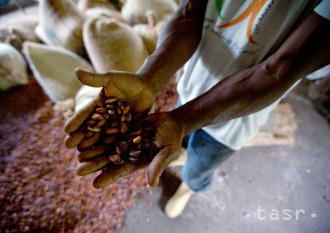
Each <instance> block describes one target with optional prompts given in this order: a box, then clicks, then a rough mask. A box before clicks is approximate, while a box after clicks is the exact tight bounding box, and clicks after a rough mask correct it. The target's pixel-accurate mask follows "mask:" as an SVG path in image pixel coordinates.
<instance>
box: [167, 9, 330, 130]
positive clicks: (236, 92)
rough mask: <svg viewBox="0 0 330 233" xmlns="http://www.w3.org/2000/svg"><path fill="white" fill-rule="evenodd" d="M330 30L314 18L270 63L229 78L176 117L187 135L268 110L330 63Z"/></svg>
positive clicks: (290, 39) (290, 38)
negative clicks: (286, 93)
mask: <svg viewBox="0 0 330 233" xmlns="http://www.w3.org/2000/svg"><path fill="white" fill-rule="evenodd" d="M306 28H308V30H306ZM328 30H329V22H327V21H326V20H324V19H321V18H320V17H319V16H317V15H315V14H313V15H311V16H310V17H309V18H308V19H307V20H306V21H305V22H304V23H303V24H302V25H301V26H300V27H299V28H298V29H297V30H296V31H295V32H294V33H293V34H292V35H291V36H290V37H289V38H288V39H287V40H286V41H285V43H284V44H283V45H282V46H281V47H280V48H279V49H278V51H277V52H276V53H274V54H273V55H271V56H270V57H269V58H268V59H267V60H265V61H264V62H262V63H261V64H259V65H256V66H254V67H251V68H249V69H246V70H243V71H241V72H239V73H236V74H234V75H232V76H230V77H228V78H226V79H225V80H223V81H222V82H220V83H219V84H217V85H216V86H214V87H213V88H212V89H211V90H209V91H208V92H206V93H205V94H203V95H202V96H200V97H198V98H196V99H194V100H192V101H190V102H188V103H187V104H185V105H183V106H182V107H180V108H178V109H176V110H174V111H173V114H174V115H175V116H176V117H177V118H179V119H181V121H182V122H183V124H184V126H185V133H186V134H187V133H189V132H191V131H194V130H197V129H199V128H202V127H204V126H207V125H211V124H214V123H221V122H224V121H227V120H230V119H233V118H237V117H241V116H245V115H248V114H251V113H254V112H256V111H259V110H261V109H263V108H265V107H267V106H268V105H270V104H271V103H273V102H275V101H276V100H277V99H278V98H280V97H281V96H282V95H283V94H284V93H285V92H286V91H287V90H288V89H289V88H290V87H291V86H292V85H293V84H294V83H295V82H296V81H298V80H299V79H301V78H304V77H305V76H306V75H307V74H309V73H311V72H313V71H314V70H317V69H319V68H321V67H323V66H325V65H327V64H328V63H329V61H330V55H329V53H328V52H327V51H329V49H330V43H329V41H330V36H329V35H328V33H327V31H328Z"/></svg>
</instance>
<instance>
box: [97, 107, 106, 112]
mask: <svg viewBox="0 0 330 233" xmlns="http://www.w3.org/2000/svg"><path fill="white" fill-rule="evenodd" d="M95 111H96V112H97V113H106V112H107V108H104V107H100V108H97V109H96V110H95Z"/></svg>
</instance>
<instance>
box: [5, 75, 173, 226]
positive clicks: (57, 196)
mask: <svg viewBox="0 0 330 233" xmlns="http://www.w3.org/2000/svg"><path fill="white" fill-rule="evenodd" d="M176 101H177V94H176V91H175V85H173V84H172V85H167V86H166V87H165V88H164V89H163V90H162V92H161V93H160V94H159V95H158V97H157V100H156V103H157V105H156V109H157V111H161V110H163V111H164V110H165V111H168V110H170V109H172V108H173V106H174V105H175V103H176ZM63 124H64V120H63V118H62V116H61V115H59V114H56V113H55V112H54V111H53V104H52V103H51V102H50V101H49V100H48V98H47V97H46V96H45V95H44V94H43V91H42V90H41V89H40V87H39V85H38V84H37V83H36V82H35V81H34V80H31V82H30V84H28V85H26V86H22V87H18V88H15V89H12V90H10V91H7V92H4V93H0V172H1V173H0V232H36V231H43V232H45V231H47V232H49V231H52V232H54V231H56V232H68V231H70V232H111V231H115V230H116V229H119V228H120V227H121V226H122V225H123V224H124V217H125V212H126V211H127V210H128V209H129V208H132V207H134V205H135V203H136V202H137V201H140V200H142V199H143V196H144V195H148V194H150V193H151V192H152V190H151V188H149V187H148V186H147V184H146V180H145V171H144V170H142V171H139V172H136V173H134V174H132V175H130V176H127V177H124V178H122V179H120V180H119V181H118V182H116V183H114V184H112V185H110V186H109V187H107V188H105V189H103V190H96V189H94V188H93V186H92V181H93V179H94V177H95V176H96V175H97V174H95V175H90V176H86V177H80V176H77V175H76V173H75V168H76V166H77V164H78V160H77V151H76V150H69V149H66V148H65V146H64V144H63V140H64V137H65V133H64V132H63Z"/></svg>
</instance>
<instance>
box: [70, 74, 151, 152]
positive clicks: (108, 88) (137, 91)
mask: <svg viewBox="0 0 330 233" xmlns="http://www.w3.org/2000/svg"><path fill="white" fill-rule="evenodd" d="M76 75H77V77H78V79H79V81H80V82H81V83H83V84H85V85H87V86H91V87H102V90H101V92H100V93H99V95H98V96H97V97H96V98H95V99H94V100H93V101H92V102H90V103H89V104H87V105H86V106H84V107H83V108H81V109H80V110H79V111H78V112H76V113H75V114H74V115H73V116H72V117H71V118H70V119H69V120H68V121H67V122H66V124H65V127H64V131H65V132H66V133H67V134H69V135H68V136H67V137H66V139H65V145H66V146H67V147H68V148H74V147H76V146H78V145H79V146H78V149H81V150H83V149H86V148H88V147H91V146H93V144H94V143H95V142H96V141H97V140H98V135H97V134H96V135H95V136H93V137H92V138H88V139H85V135H84V133H83V129H82V125H83V123H84V121H85V120H86V118H87V117H88V116H89V115H90V114H91V113H92V112H93V110H94V109H95V107H96V106H98V105H101V104H102V103H103V102H104V100H105V98H107V97H110V96H116V97H118V98H119V99H122V100H123V101H125V102H126V103H127V104H128V105H130V107H131V111H132V112H133V114H134V112H135V113H137V112H138V113H140V114H141V113H142V114H146V113H148V112H149V110H150V108H151V107H152V105H153V103H154V101H155V96H154V94H153V92H152V91H151V89H150V88H149V86H148V84H147V83H146V82H145V81H144V79H143V77H141V76H139V75H137V74H134V73H129V72H122V71H110V72H108V73H104V74H98V73H91V72H87V71H84V70H81V69H77V70H76Z"/></svg>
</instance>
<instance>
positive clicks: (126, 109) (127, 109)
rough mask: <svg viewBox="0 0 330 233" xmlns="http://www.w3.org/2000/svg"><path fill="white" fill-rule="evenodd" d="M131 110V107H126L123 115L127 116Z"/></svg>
mask: <svg viewBox="0 0 330 233" xmlns="http://www.w3.org/2000/svg"><path fill="white" fill-rule="evenodd" d="M129 110H130V107H129V106H126V107H125V108H124V109H123V115H126V114H127V113H128V112H129Z"/></svg>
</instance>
